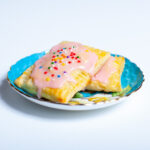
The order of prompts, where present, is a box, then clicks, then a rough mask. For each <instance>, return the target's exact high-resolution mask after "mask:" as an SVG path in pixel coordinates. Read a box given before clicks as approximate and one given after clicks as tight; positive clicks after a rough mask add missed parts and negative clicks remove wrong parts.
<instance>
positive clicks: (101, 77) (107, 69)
mask: <svg viewBox="0 0 150 150" xmlns="http://www.w3.org/2000/svg"><path fill="white" fill-rule="evenodd" d="M114 61H115V57H112V56H111V57H110V58H109V59H108V60H107V62H106V63H105V64H104V65H103V66H102V68H101V69H100V71H99V72H98V73H97V74H96V75H95V76H93V77H92V80H98V81H100V82H102V83H104V84H107V83H108V79H109V77H110V76H111V74H112V73H114V72H115V71H116V68H115V66H114V65H113V63H114Z"/></svg>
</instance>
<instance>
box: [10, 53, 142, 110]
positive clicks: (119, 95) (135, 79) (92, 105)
mask: <svg viewBox="0 0 150 150" xmlns="http://www.w3.org/2000/svg"><path fill="white" fill-rule="evenodd" d="M43 55H45V52H41V53H35V54H32V55H30V56H27V57H25V58H23V59H21V60H19V61H18V62H17V63H16V64H14V65H12V66H11V68H10V70H9V72H8V76H7V79H8V82H9V84H10V86H11V87H12V88H13V89H14V90H15V91H16V92H17V93H18V94H20V95H22V96H24V97H25V98H27V100H29V101H32V102H35V103H37V104H40V105H43V106H46V107H50V108H56V109H62V110H92V109H98V108H104V107H108V106H111V105H114V104H117V103H120V102H122V101H124V100H126V99H127V96H129V95H131V93H133V92H135V91H137V90H138V89H139V88H140V87H141V86H142V83H143V81H144V75H143V73H142V71H141V69H140V68H139V67H138V66H137V65H136V64H135V63H133V62H131V61H130V60H129V59H127V58H125V68H124V71H123V73H122V76H121V86H122V88H123V91H122V92H115V93H105V92H91V91H85V92H79V93H77V94H76V95H75V97H74V98H72V99H71V101H70V102H69V103H67V104H61V103H55V102H52V101H48V100H46V99H43V98H41V99H38V98H37V97H35V96H34V95H31V94H30V93H27V92H26V91H24V90H22V89H20V88H18V87H17V86H16V85H15V84H14V81H15V80H16V79H17V78H18V77H19V76H20V75H21V74H22V73H23V72H24V71H25V70H26V69H27V68H28V67H30V66H31V65H33V64H34V62H35V61H36V60H38V59H39V58H40V57H42V56H43ZM112 56H120V55H115V54H112Z"/></svg>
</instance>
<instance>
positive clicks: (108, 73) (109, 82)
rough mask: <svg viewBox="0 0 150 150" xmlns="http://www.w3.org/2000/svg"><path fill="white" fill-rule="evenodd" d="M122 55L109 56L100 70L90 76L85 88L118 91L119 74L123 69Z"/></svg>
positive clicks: (119, 83) (119, 86)
mask: <svg viewBox="0 0 150 150" xmlns="http://www.w3.org/2000/svg"><path fill="white" fill-rule="evenodd" d="M124 64H125V59H124V57H113V56H111V57H110V58H109V59H108V60H107V61H106V62H105V64H104V65H103V66H102V67H101V68H100V70H99V71H98V72H97V73H96V74H95V75H94V76H93V77H92V78H91V80H90V82H89V84H88V86H87V89H88V90H93V91H105V92H120V91H121V90H122V88H121V74H122V72H123V69H124Z"/></svg>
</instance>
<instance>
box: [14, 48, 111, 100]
mask: <svg viewBox="0 0 150 150" xmlns="http://www.w3.org/2000/svg"><path fill="white" fill-rule="evenodd" d="M86 48H87V50H89V51H92V52H94V53H95V54H96V55H97V56H98V59H97V62H96V64H95V69H94V73H96V72H97V71H98V70H99V69H100V67H101V66H102V65H103V64H104V63H105V62H106V61H107V59H108V58H109V57H110V53H109V52H105V51H102V50H99V49H95V48H91V47H88V46H86ZM33 67H34V65H33V66H31V67H29V68H28V69H27V70H26V71H25V72H24V73H23V74H22V75H21V76H20V77H19V78H17V79H16V80H15V84H16V85H17V86H18V87H20V88H22V89H24V90H25V91H27V92H29V93H31V94H34V95H37V87H36V86H35V85H34V82H33V79H32V78H31V76H30V75H31V73H32V69H33ZM71 76H72V77H73V79H74V80H75V81H76V82H70V81H66V82H65V83H64V85H63V86H62V87H61V88H49V87H47V88H43V89H42V91H41V97H43V98H46V99H48V100H51V101H54V102H60V103H67V102H68V101H69V100H70V99H71V98H72V97H73V96H74V94H75V93H77V92H78V91H81V90H83V89H85V88H86V86H87V85H88V83H89V81H90V78H91V76H90V74H89V73H87V72H85V71H83V70H79V69H77V70H74V71H72V72H71Z"/></svg>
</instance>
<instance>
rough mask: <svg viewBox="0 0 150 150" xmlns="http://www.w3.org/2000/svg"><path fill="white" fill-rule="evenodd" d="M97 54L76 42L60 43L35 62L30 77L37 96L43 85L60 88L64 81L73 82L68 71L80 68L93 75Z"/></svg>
mask: <svg viewBox="0 0 150 150" xmlns="http://www.w3.org/2000/svg"><path fill="white" fill-rule="evenodd" d="M97 59H98V57H97V55H96V54H95V53H94V52H91V51H89V50H87V49H86V48H85V47H84V46H83V45H81V44H80V43H76V42H69V43H60V44H58V45H56V46H54V47H53V48H52V49H51V50H50V51H49V53H48V54H46V55H45V56H43V57H42V58H40V59H39V60H37V61H36V62H35V65H34V68H33V71H32V74H31V77H32V78H33V81H34V84H35V85H36V87H37V88H38V97H40V95H41V94H40V93H41V89H42V88H45V87H50V88H60V87H62V86H63V84H64V83H65V82H66V81H71V82H75V80H74V79H73V78H72V76H71V75H70V73H71V72H72V71H73V70H76V69H81V70H84V71H86V72H88V73H89V74H91V75H93V73H94V68H95V64H96V62H97Z"/></svg>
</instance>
